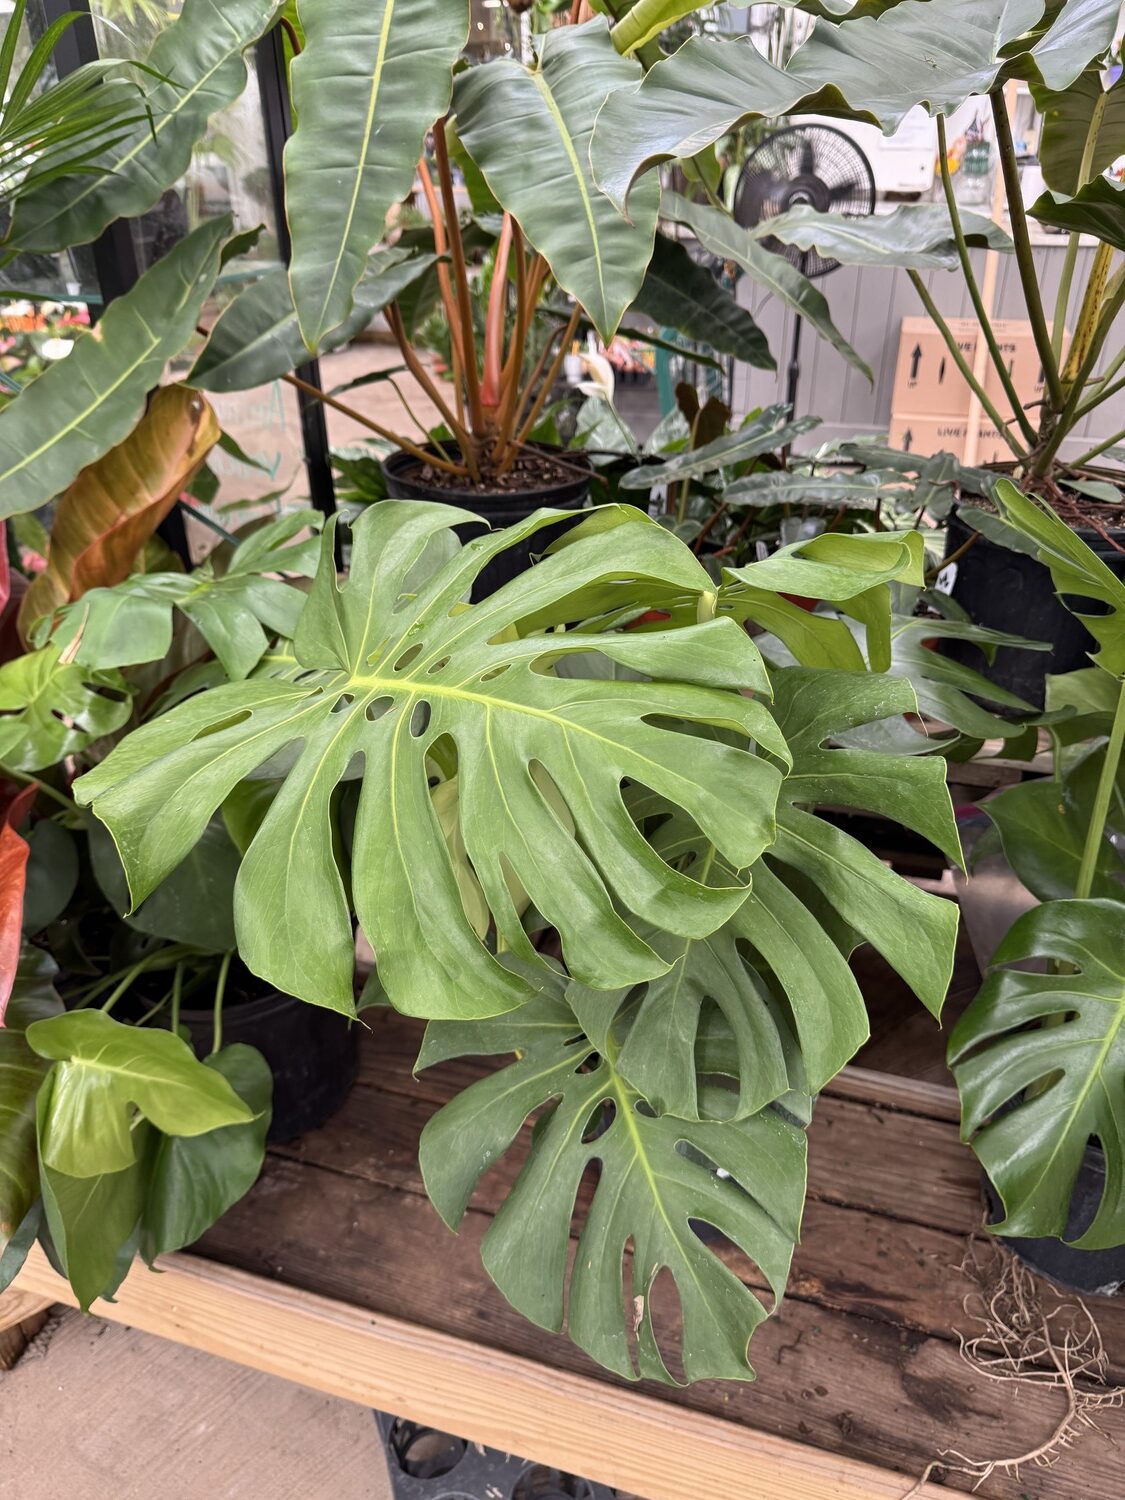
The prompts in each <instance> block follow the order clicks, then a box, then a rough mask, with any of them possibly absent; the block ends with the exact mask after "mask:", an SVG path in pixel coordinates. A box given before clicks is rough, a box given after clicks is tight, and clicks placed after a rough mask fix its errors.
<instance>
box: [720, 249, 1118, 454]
mask: <svg viewBox="0 0 1125 1500" xmlns="http://www.w3.org/2000/svg"><path fill="white" fill-rule="evenodd" d="M1093 254H1094V252H1093V249H1092V248H1091V249H1083V250H1081V251H1080V252H1079V259H1078V267H1077V272H1076V275H1075V286H1076V287H1080V286H1082V285H1083V284H1084V281H1085V276H1086V273H1087V272H1088V270H1089V267H1090V263H1091V260H1092V259H1093ZM974 260H975V267H976V271H977V277H978V280H982V279H983V275H984V270H983V267H984V252H983V251H980V252H976V254H975V256H974ZM1062 263H1063V247H1062V242H1061V241H1060V243H1059V244H1058V245H1057V246H1056V245H1037V246H1036V248H1035V265H1036V269H1037V271H1038V274H1039V285H1040V287H1041V288H1042V292H1043V301H1044V304H1045V306H1046V308H1047V315H1048V317H1050V316H1051V314H1052V312H1053V311H1054V305H1055V296H1056V293H1057V291H1058V284H1059V276H1060V275H1061V272H1062ZM924 280H925V282H926V284H927V286H928V288H929V290H930V293H931V295H932V296H933V298H934V300H935V302H936V303H937V305H938V308H939V309H940V311H941V312H942V314H943V315H944V316H947V317H971V316H972V306H971V304H970V301H969V296H968V293H967V292H966V291H965V288H964V284H963V282H962V279H961V277H960V275H958V274H957V273H956V272H951V271H931V272H929V273H925V274H924ZM817 286H818V287H819V289H820V290H821V291H822V292H823V293H824V294H825V296H826V297H827V298H828V302H829V305H830V307H831V309H832V316H833V319H834V320H835V322H836V324H837V326H838V327H839V329H840V331H841V332H842V333H843V334H844V336H845V337H846V338H847V339H849V340H850V342H851V344H852V345H853V347H854V348H855V349H857V350H858V352H859V353H860V354H861V355H862V356H863V358H864V359H865V360H866V361H867V363H868V364H869V365H870V366H871V368H872V370H873V371H874V372H875V385H874V387H871V386H870V385H868V383H867V381H866V380H865V379H864V377H863V376H862V375H861V374H860V373H859V372H858V371H857V370H853V369H852V367H851V366H850V365H849V364H848V363H847V362H846V361H845V360H844V359H842V358H841V357H840V355H839V354H837V353H836V351H835V349H833V348H832V347H831V346H830V345H829V344H827V343H825V341H824V340H823V339H820V338H817V337H816V335H815V334H813V333H811V332H810V331H809V330H808V329H807V328H806V330H805V334H804V339H803V342H802V350H801V352H802V359H801V385H800V393H799V395H798V400H797V411H798V413H799V414H802V415H803V414H806V413H811V414H813V415H815V416H818V417H821V418H822V419H823V426H821V427H819V428H817V429H816V430H815V431H814V432H812V433H810V434H809V435H808V436H807V437H806V438H805V439H804V440H803V442H802V444H801V445H800V446H802V447H805V448H809V447H816V446H817V445H818V444H819V443H821V442H825V441H827V440H829V439H834V438H841V437H851V436H853V435H854V434H856V433H872V432H886V430H887V428H888V426H889V424H890V418H891V388H892V385H893V383H894V374H895V361H896V358H897V355H898V342H899V328H900V325H901V323H902V319H903V318H904V317H915V316H920V315H924V312H925V309H924V308H923V307H922V304H921V303H920V301H919V300H918V295H917V293H916V292H915V290H914V288H913V286H912V285H911V284H910V280H909V278H908V277H907V275H906V273H905V272H904V271H893V270H887V269H885V268H882V267H877V266H865V267H853V266H842V267H840V268H839V269H838V270H836V271H834V272H832V274H831V275H829V276H827V277H825V278H824V279H823V280H820V281H818V282H817ZM740 296H741V299H742V300H743V302H744V303H745V305H746V306H747V307H748V308H749V309H750V310H751V312H752V313H753V315H754V317H755V318H756V319H757V321H758V322H759V323H760V325H761V327H762V329H763V330H764V332H765V333H766V335H767V337H768V338H769V341H770V348H771V350H772V351H773V355H774V358H775V359H776V360H777V364H778V370H777V373H776V374H770V373H767V372H765V371H762V370H752V369H751V368H750V367H749V366H748V365H739V366H738V367H737V369H736V371H735V378H734V406H735V412H736V414H738V415H741V414H742V413H743V412H746V411H748V410H750V409H752V408H753V407H756V406H764V405H767V404H768V403H770V402H772V401H781V400H784V399H785V391H786V385H787V379H786V371H787V368H788V364H789V350H790V346H791V344H792V338H793V319H792V315H791V314H790V313H789V312H787V311H786V309H785V308H784V307H783V306H782V305H781V303H779V302H778V301H777V300H776V299H775V298H772V297H770V296H769V295H768V294H767V293H765V292H763V291H762V290H761V289H760V288H759V287H757V286H754V285H753V284H752V283H750V282H749V281H748V280H747V279H746V278H743V281H742V283H741V290H740ZM1076 303H1077V297H1075V299H1074V300H1073V301H1072V308H1073V307H1074V306H1076ZM996 316H997V317H998V318H1024V317H1026V312H1025V309H1024V303H1023V294H1022V292H1021V289H1020V284H1019V277H1018V274H1017V271H1016V263H1015V258H1014V257H1013V256H1011V255H1005V256H1004V257H1003V258H1002V261H1001V266H1000V277H999V281H998V284H997V293H996ZM1072 316H1073V313H1072ZM1119 326H1121V325H1119ZM1120 347H1121V340H1120V338H1119V337H1114V338H1113V339H1111V340H1110V341H1109V344H1108V346H1107V349H1106V351H1105V354H1104V356H1103V361H1104V362H1108V361H1109V359H1111V358H1112V357H1113V355H1114V354H1115V353H1116V352H1117V351H1118V349H1119V348H1120ZM1122 428H1125V392H1122V393H1121V394H1120V395H1118V396H1116V397H1114V398H1113V399H1112V400H1110V401H1107V402H1106V403H1105V405H1104V406H1101V407H1099V408H1098V409H1097V410H1096V411H1095V412H1092V413H1091V414H1090V416H1089V417H1087V419H1086V421H1085V422H1084V423H1083V424H1082V427H1081V429H1080V431H1079V433H1078V434H1077V436H1076V437H1075V438H1074V439H1073V440H1071V441H1070V442H1069V443H1068V444H1067V446H1066V447H1064V450H1063V451H1064V453H1066V454H1069V456H1070V457H1072V458H1073V457H1077V456H1078V455H1079V454H1080V453H1083V452H1085V451H1086V450H1087V449H1088V448H1090V447H1092V446H1093V444H1094V443H1095V442H1097V441H1098V439H1099V438H1102V437H1109V436H1110V434H1111V433H1115V432H1119V431H1120V430H1121V429H1122Z"/></svg>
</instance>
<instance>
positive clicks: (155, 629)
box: [0, 510, 322, 742]
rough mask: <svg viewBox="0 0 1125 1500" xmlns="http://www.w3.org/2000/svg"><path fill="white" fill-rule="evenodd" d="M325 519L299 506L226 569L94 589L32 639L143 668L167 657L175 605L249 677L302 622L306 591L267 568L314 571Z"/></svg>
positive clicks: (231, 672) (246, 544)
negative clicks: (274, 637)
mask: <svg viewBox="0 0 1125 1500" xmlns="http://www.w3.org/2000/svg"><path fill="white" fill-rule="evenodd" d="M321 521H322V518H321V516H320V515H319V514H318V513H317V512H316V511H309V510H299V511H291V512H290V513H289V514H288V515H285V516H281V517H279V518H278V519H277V520H276V521H271V522H269V523H268V524H267V525H266V526H263V527H260V528H259V529H258V530H256V531H254V532H253V533H251V535H250V536H249V537H248V538H247V539H246V540H245V541H243V542H242V543H241V545H240V546H238V547H237V548H236V549H235V551H234V553H233V555H232V557H231V559H230V562H229V564H228V566H227V568H226V570H225V572H218V571H217V569H216V567H215V564H214V563H213V562H212V561H210V560H209V561H207V562H205V563H203V564H202V566H200V567H198V568H197V569H196V570H195V571H194V572H193V573H135V574H133V576H132V577H131V578H128V579H126V581H125V582H124V583H120V584H118V585H117V586H116V587H115V588H109V589H92V590H91V591H90V592H89V593H88V594H84V595H83V597H82V598H81V599H79V600H77V601H76V602H75V603H74V604H70V605H67V606H66V608H65V609H62V610H60V611H59V612H58V614H57V615H56V616H55V618H54V621H53V622H52V620H51V619H47V620H44V621H43V622H42V626H41V629H40V631H39V633H38V634H37V635H36V636H35V637H34V639H35V640H37V641H38V640H43V639H45V638H47V637H48V636H49V637H50V639H52V640H53V641H54V644H55V646H56V647H57V648H59V649H61V650H62V651H63V654H64V655H66V656H68V657H69V656H73V659H74V660H75V661H76V662H77V663H78V664H79V665H80V666H85V667H93V668H100V669H105V668H109V667H128V666H137V665H139V664H141V663H143V662H151V661H161V660H163V658H164V657H165V656H166V655H167V653H168V651H169V649H170V647H171V644H172V620H173V615H174V614H175V612H176V611H177V610H178V611H179V612H180V613H181V614H183V615H184V617H185V618H186V619H188V620H190V621H191V622H192V624H193V625H195V626H196V627H197V629H198V630H199V632H200V634H201V635H202V636H203V638H204V640H205V641H206V642H207V644H208V645H209V646H210V648H211V650H212V651H214V653H215V655H216V657H217V658H218V660H219V661H220V662H221V664H222V666H223V669H224V671H225V672H226V674H227V676H228V677H230V678H232V679H235V680H237V679H238V678H242V677H246V676H248V675H249V674H250V672H251V671H253V669H254V668H255V667H256V666H257V664H258V662H259V661H260V660H261V657H262V654H263V653H264V652H265V650H266V648H267V646H268V645H269V636H268V634H267V632H273V633H276V634H278V635H281V636H284V637H286V638H289V637H291V636H292V634H293V632H294V630H295V629H296V628H297V621H298V619H299V618H300V614H301V609H302V607H303V606H304V602H305V596H304V594H303V593H302V592H301V591H300V590H299V589H296V588H294V587H293V586H292V585H291V584H288V583H284V582H282V580H281V579H279V578H276V577H271V576H268V575H271V574H276V573H288V574H291V575H296V576H298V577H308V576H311V574H312V573H313V572H314V571H315V568H316V556H317V553H318V552H319V543H318V542H317V541H316V540H315V538H313V539H312V540H311V544H310V540H309V538H308V536H307V533H308V532H309V531H310V529H311V530H312V531H314V532H315V531H317V530H318V529H319V528H320V525H321ZM294 538H296V540H294ZM3 672H4V669H0V683H2V682H3ZM2 736H3V730H2V729H0V742H2Z"/></svg>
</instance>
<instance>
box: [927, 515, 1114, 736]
mask: <svg viewBox="0 0 1125 1500" xmlns="http://www.w3.org/2000/svg"><path fill="white" fill-rule="evenodd" d="M1076 535H1077V536H1078V537H1080V538H1081V540H1082V541H1084V542H1085V543H1086V545H1087V546H1088V547H1090V548H1092V549H1093V551H1094V552H1096V553H1097V555H1098V556H1099V557H1100V558H1101V560H1102V561H1103V562H1104V563H1105V564H1106V565H1107V566H1108V567H1109V568H1111V569H1112V570H1113V572H1115V573H1116V574H1117V576H1118V577H1119V578H1123V579H1125V552H1118V551H1117V550H1116V549H1115V548H1113V547H1111V546H1110V545H1109V543H1108V542H1106V540H1105V538H1104V537H1101V536H1099V535H1098V534H1097V532H1096V531H1088V530H1085V529H1083V530H1081V531H1078V532H1076ZM1109 535H1110V536H1112V537H1113V539H1114V541H1115V542H1117V543H1118V545H1119V546H1121V547H1125V528H1116V529H1113V530H1110V532H1109ZM972 536H976V537H977V540H976V541H975V542H974V543H973V545H972V546H971V547H970V548H969V549H968V550H967V551H966V552H964V553H963V554H962V555H961V556H960V557H959V558H958V559H957V577H956V579H955V580H954V584H953V590H952V593H953V598H954V599H955V600H956V602H957V603H958V604H960V605H961V606H962V607H963V608H964V609H966V610H967V611H968V613H969V615H970V617H971V619H972V621H973V623H974V624H976V625H987V626H988V627H989V629H991V630H1003V631H1007V632H1009V633H1010V634H1012V635H1022V636H1025V637H1026V638H1027V639H1028V640H1029V641H1051V642H1053V647H1052V649H1051V650H1050V651H1024V650H1021V649H1019V648H1018V647H1015V646H1001V647H1000V649H999V650H998V651H997V653H996V660H995V662H993V663H992V664H991V665H990V664H989V663H988V662H987V661H986V660H985V659H984V657H983V655H982V654H981V652H980V651H979V650H978V648H977V647H976V646H973V645H972V644H971V643H969V642H968V641H951V640H946V641H943V642H942V647H941V649H942V652H943V654H944V655H946V656H949V657H952V658H953V660H954V661H960V662H963V663H964V664H965V665H966V666H970V667H975V668H976V669H977V670H978V671H979V672H981V673H982V674H983V675H984V676H985V677H987V678H988V680H989V682H994V683H995V684H996V686H997V687H1002V688H1007V689H1008V691H1009V692H1011V693H1015V694H1017V696H1019V697H1020V698H1025V699H1026V700H1027V701H1028V702H1029V703H1034V704H1035V706H1036V707H1037V708H1042V706H1043V702H1044V699H1045V696H1046V677H1047V674H1048V673H1051V674H1052V675H1056V676H1057V675H1058V674H1059V673H1062V672H1073V671H1075V670H1076V669H1077V668H1079V667H1085V666H1089V662H1088V661H1087V659H1086V653H1087V652H1089V651H1092V650H1093V649H1094V648H1095V642H1094V639H1093V637H1092V636H1091V635H1090V632H1089V631H1088V630H1087V629H1086V627H1085V626H1084V625H1083V624H1082V622H1081V621H1080V620H1078V619H1076V618H1075V616H1074V615H1072V614H1071V613H1070V611H1069V610H1068V609H1066V608H1064V606H1063V605H1062V604H1061V603H1060V602H1059V599H1058V598H1057V596H1056V594H1055V586H1054V584H1053V583H1052V581H1051V574H1050V571H1049V570H1048V569H1047V568H1045V567H1044V566H1043V564H1042V563H1040V562H1037V561H1036V559H1035V558H1034V557H1030V556H1028V554H1027V553H1024V552H1012V551H1010V550H1009V549H1008V548H1007V547H1000V546H998V545H997V544H996V543H995V542H990V541H989V540H988V538H987V537H985V536H979V535H978V534H977V533H976V532H975V531H974V530H973V528H972V527H970V526H968V525H966V523H965V522H964V521H963V520H962V519H961V517H960V516H959V515H958V514H957V512H956V510H954V512H953V513H952V515H951V516H950V518H949V529H948V533H947V539H946V551H945V555H946V557H950V556H952V554H953V553H954V552H956V551H957V550H958V548H960V547H963V546H964V545H965V543H966V542H967V541H968V540H969V538H970V537H972ZM1081 608H1082V610H1083V612H1084V613H1090V614H1096V613H1097V612H1098V611H1099V609H1100V606H1099V605H1098V604H1096V603H1095V601H1093V600H1086V601H1084V602H1083V603H1082V606H1081Z"/></svg>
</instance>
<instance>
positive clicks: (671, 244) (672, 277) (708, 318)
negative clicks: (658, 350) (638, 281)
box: [634, 234, 777, 370]
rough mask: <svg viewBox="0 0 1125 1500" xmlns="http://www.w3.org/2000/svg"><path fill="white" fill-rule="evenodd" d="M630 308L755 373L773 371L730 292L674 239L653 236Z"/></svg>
mask: <svg viewBox="0 0 1125 1500" xmlns="http://www.w3.org/2000/svg"><path fill="white" fill-rule="evenodd" d="M634 305H635V307H636V309H637V311H638V312H642V313H644V314H645V315H646V317H649V318H652V319H653V320H654V321H655V322H657V323H659V324H660V325H661V326H662V327H664V328H674V329H675V330H676V332H677V333H682V334H683V335H684V337H685V338H689V339H692V340H693V341H695V342H697V343H701V344H706V345H708V346H709V347H710V348H712V349H714V350H715V351H716V352H717V353H719V354H732V355H734V357H735V359H740V360H743V361H744V362H745V363H746V364H749V365H753V366H754V367H755V368H756V369H759V370H774V369H776V368H777V361H776V360H775V359H774V357H773V355H772V354H771V353H770V347H769V343H768V342H767V340H766V336H765V334H764V333H763V332H762V330H761V329H760V328H759V327H758V325H757V323H755V321H754V319H753V318H752V317H751V316H750V314H749V312H747V310H746V309H745V308H744V307H742V306H741V305H740V303H739V302H738V300H737V298H736V297H735V296H734V295H733V293H731V292H728V291H727V290H726V289H725V288H724V287H721V286H720V285H719V283H718V282H717V281H716V279H715V277H714V276H713V275H712V274H711V272H710V271H709V270H708V269H707V268H706V266H701V265H699V264H698V262H696V261H694V260H692V258H691V256H690V255H689V254H688V252H687V249H686V247H685V246H684V245H683V244H681V243H680V241H679V240H673V239H670V238H669V236H668V235H665V234H658V235H657V236H656V244H655V248H654V250H653V256H652V260H651V261H650V262H649V267H648V270H647V271H646V272H645V279H644V282H643V284H642V286H641V289H640V291H639V292H638V293H637V298H636V302H635V304H634Z"/></svg>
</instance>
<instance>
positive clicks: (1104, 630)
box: [995, 179, 1125, 677]
mask: <svg viewBox="0 0 1125 1500" xmlns="http://www.w3.org/2000/svg"><path fill="white" fill-rule="evenodd" d="M1103 180H1104V179H1103ZM1107 186H1108V184H1107ZM1110 191H1118V190H1116V189H1110ZM1118 196H1119V197H1120V198H1121V201H1122V204H1123V205H1125V187H1122V188H1121V189H1120V191H1119V193H1118ZM1119 211H1120V210H1119ZM1122 223H1123V226H1125V218H1123V220H1122ZM1122 246H1123V248H1125V233H1123V236H1122ZM995 499H996V504H997V505H998V506H999V508H1000V512H1001V514H1002V516H1003V517H1004V519H1005V521H1007V522H1008V523H1009V525H1011V526H1014V527H1016V529H1017V530H1018V531H1020V532H1022V533H1023V535H1024V536H1026V537H1028V538H1029V539H1030V540H1031V541H1033V542H1034V543H1035V545H1036V548H1037V549H1038V550H1037V555H1038V558H1039V561H1040V562H1041V563H1042V564H1043V565H1044V567H1047V568H1049V569H1050V570H1051V578H1052V579H1053V581H1054V585H1055V591H1056V593H1058V594H1059V595H1061V596H1062V597H1063V598H1064V599H1066V598H1067V597H1068V596H1071V595H1077V596H1078V597H1079V598H1081V599H1095V600H1097V601H1098V602H1099V603H1100V604H1103V605H1105V607H1106V611H1107V612H1106V613H1104V614H1096V615H1095V614H1079V615H1078V618H1079V619H1080V620H1081V621H1082V623H1083V624H1084V625H1085V627H1086V629H1087V630H1088V631H1089V632H1090V634H1091V635H1092V636H1093V637H1094V639H1095V640H1096V641H1097V642H1098V645H1099V646H1100V647H1101V650H1100V651H1098V653H1097V655H1096V656H1094V657H1093V660H1094V661H1095V662H1096V663H1097V664H1098V666H1100V667H1104V668H1105V670H1106V671H1107V672H1110V673H1112V674H1113V676H1114V677H1122V676H1125V583H1122V582H1121V580H1120V578H1118V577H1117V575H1116V573H1114V572H1113V570H1112V569H1111V568H1109V567H1107V565H1106V564H1105V563H1104V562H1102V560H1101V558H1100V557H1098V556H1097V554H1096V553H1095V552H1094V551H1093V550H1092V549H1091V548H1089V547H1087V545H1086V543H1085V542H1084V541H1082V539H1081V538H1080V537H1079V536H1077V535H1076V534H1075V533H1074V532H1073V531H1071V529H1070V527H1069V526H1067V525H1066V524H1065V522H1063V521H1060V520H1059V518H1058V516H1057V515H1056V514H1055V513H1054V511H1053V510H1051V508H1050V507H1049V506H1048V505H1046V504H1045V503H1043V502H1037V501H1035V500H1033V499H1031V498H1030V497H1029V496H1027V495H1025V494H1023V493H1022V491H1020V490H1018V489H1017V488H1016V486H1015V485H1014V484H1011V483H1010V482H1008V481H1004V482H1002V483H1001V484H999V485H997V487H996V492H995ZM1074 613H1077V611H1074Z"/></svg>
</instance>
